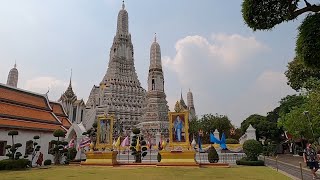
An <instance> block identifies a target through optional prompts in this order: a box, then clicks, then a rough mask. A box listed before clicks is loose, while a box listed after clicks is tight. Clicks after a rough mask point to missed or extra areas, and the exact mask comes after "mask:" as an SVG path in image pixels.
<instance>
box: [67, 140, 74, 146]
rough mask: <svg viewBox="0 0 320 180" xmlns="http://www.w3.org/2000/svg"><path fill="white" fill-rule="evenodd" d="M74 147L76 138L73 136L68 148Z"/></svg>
mask: <svg viewBox="0 0 320 180" xmlns="http://www.w3.org/2000/svg"><path fill="white" fill-rule="evenodd" d="M73 147H74V138H72V139H71V140H70V142H69V144H68V148H73Z"/></svg>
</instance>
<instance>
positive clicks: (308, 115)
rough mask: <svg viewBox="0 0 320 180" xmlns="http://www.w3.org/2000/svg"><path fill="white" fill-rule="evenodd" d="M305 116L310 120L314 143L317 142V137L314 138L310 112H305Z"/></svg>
mask: <svg viewBox="0 0 320 180" xmlns="http://www.w3.org/2000/svg"><path fill="white" fill-rule="evenodd" d="M303 114H304V115H305V116H307V119H308V121H309V126H310V128H311V132H312V136H313V140H314V142H316V138H315V136H314V132H313V128H312V124H311V120H310V114H309V111H304V112H303Z"/></svg>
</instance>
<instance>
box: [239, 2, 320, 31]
mask: <svg viewBox="0 0 320 180" xmlns="http://www.w3.org/2000/svg"><path fill="white" fill-rule="evenodd" d="M300 2H301V0H259V1H257V0H243V3H242V10H241V11H242V17H243V19H244V21H245V23H246V24H247V25H248V26H249V27H250V28H251V29H253V30H270V29H272V28H273V27H274V26H276V25H277V24H280V23H282V22H284V21H290V20H293V19H295V18H297V17H298V16H299V15H301V14H303V13H306V12H319V11H320V6H319V5H315V4H313V5H312V4H310V3H309V2H308V1H307V0H304V4H305V5H300ZM301 6H302V7H301ZM299 7H301V8H299Z"/></svg>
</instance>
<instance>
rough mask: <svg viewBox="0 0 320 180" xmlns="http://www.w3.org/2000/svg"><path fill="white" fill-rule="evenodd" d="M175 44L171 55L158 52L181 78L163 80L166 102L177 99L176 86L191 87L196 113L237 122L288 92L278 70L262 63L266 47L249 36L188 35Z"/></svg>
mask: <svg viewBox="0 0 320 180" xmlns="http://www.w3.org/2000/svg"><path fill="white" fill-rule="evenodd" d="M175 48H176V54H175V56H174V57H173V58H172V57H163V65H164V68H165V70H167V71H170V72H171V73H172V74H173V75H174V76H177V79H178V81H179V82H180V83H174V82H172V81H170V80H168V79H166V81H167V82H168V81H169V82H168V83H169V85H167V87H168V88H167V90H166V92H169V93H167V97H169V98H170V99H168V102H169V104H170V107H171V105H173V104H174V103H175V101H176V100H177V98H179V97H177V95H176V94H173V93H171V92H177V89H178V90H179V89H180V88H181V86H182V88H183V89H185V90H186V89H188V88H191V90H192V91H193V95H194V101H195V106H196V110H197V112H198V114H199V115H201V114H204V113H220V114H226V115H228V116H229V117H230V118H231V120H232V121H233V122H234V123H235V124H240V122H241V121H242V120H243V119H244V118H246V116H247V115H250V114H251V113H262V114H265V113H266V112H268V111H271V110H272V109H273V108H275V107H276V105H277V102H278V101H279V100H280V99H281V98H282V97H283V96H285V95H287V94H288V93H292V92H293V91H292V90H291V89H290V87H289V86H287V85H286V78H285V76H284V74H283V73H282V72H279V71H274V70H272V69H270V70H268V69H267V67H266V66H264V65H263V64H264V63H265V64H267V63H266V62H268V59H267V56H268V53H270V52H271V50H270V48H269V47H267V46H266V45H264V44H263V43H261V42H259V41H258V40H257V39H256V38H255V37H253V36H250V37H244V36H241V35H238V34H233V35H227V34H214V35H212V36H211V39H207V38H205V37H202V36H198V35H195V36H187V37H185V38H183V39H181V40H178V41H177V43H176V45H175ZM171 78H172V77H171ZM179 84H180V85H181V86H180V87H179ZM172 97H176V100H175V101H172V100H173V99H174V98H172ZM185 100H186V99H185ZM171 101H172V102H171ZM171 108H172V107H171Z"/></svg>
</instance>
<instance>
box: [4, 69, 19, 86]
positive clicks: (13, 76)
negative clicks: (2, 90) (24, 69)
mask: <svg viewBox="0 0 320 180" xmlns="http://www.w3.org/2000/svg"><path fill="white" fill-rule="evenodd" d="M18 75H19V72H18V69H17V63H14V66H13V68H12V69H11V70H10V72H9V74H8V79H7V85H8V86H12V87H17V85H18Z"/></svg>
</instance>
